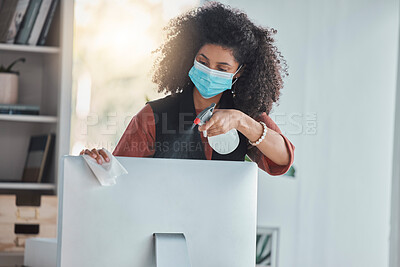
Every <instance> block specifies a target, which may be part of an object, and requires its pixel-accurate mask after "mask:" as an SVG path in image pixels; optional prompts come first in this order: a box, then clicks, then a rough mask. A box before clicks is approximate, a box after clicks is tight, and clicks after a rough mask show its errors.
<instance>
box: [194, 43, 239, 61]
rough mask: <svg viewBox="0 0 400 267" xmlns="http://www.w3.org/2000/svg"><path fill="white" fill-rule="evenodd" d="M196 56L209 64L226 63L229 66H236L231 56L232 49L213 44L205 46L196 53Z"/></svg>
mask: <svg viewBox="0 0 400 267" xmlns="http://www.w3.org/2000/svg"><path fill="white" fill-rule="evenodd" d="M197 55H198V56H200V55H201V56H203V57H205V58H206V59H208V60H209V61H211V62H226V63H228V64H230V65H231V66H234V65H235V64H238V63H237V62H236V60H235V57H234V56H233V51H232V49H229V48H226V47H222V46H220V45H215V44H205V45H203V46H202V47H201V48H200V49H199V51H198V52H197Z"/></svg>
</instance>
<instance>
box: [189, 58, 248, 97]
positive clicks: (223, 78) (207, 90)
mask: <svg viewBox="0 0 400 267" xmlns="http://www.w3.org/2000/svg"><path fill="white" fill-rule="evenodd" d="M241 67H242V66H240V67H239V68H238V70H237V71H236V72H235V73H230V72H226V71H219V70H213V69H210V68H208V67H206V66H205V65H203V64H201V63H200V62H198V61H196V59H195V60H194V65H193V67H192V68H191V69H190V71H189V77H190V79H191V80H192V82H193V83H194V85H195V86H196V88H197V90H199V93H200V94H201V96H202V97H204V98H211V97H213V96H216V95H218V94H219V93H222V92H223V91H225V90H228V89H231V88H232V85H233V84H234V83H235V82H236V81H237V79H238V78H236V80H235V81H234V82H233V83H232V78H233V76H235V74H236V73H238V71H239V70H240V68H241Z"/></svg>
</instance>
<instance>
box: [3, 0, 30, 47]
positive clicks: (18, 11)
mask: <svg viewBox="0 0 400 267" xmlns="http://www.w3.org/2000/svg"><path fill="white" fill-rule="evenodd" d="M28 5H29V0H19V1H18V4H17V7H16V8H15V12H14V15H13V16H12V18H11V21H10V26H9V28H8V31H7V34H6V35H5V37H6V38H5V39H4V40H2V42H5V43H8V44H13V43H14V40H15V37H16V36H17V32H18V30H19V27H20V26H21V22H22V19H23V17H24V15H25V12H26V10H27V8H28Z"/></svg>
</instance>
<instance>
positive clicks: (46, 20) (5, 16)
mask: <svg viewBox="0 0 400 267" xmlns="http://www.w3.org/2000/svg"><path fill="white" fill-rule="evenodd" d="M58 3H59V0H0V42H1V43H8V44H23V45H45V43H46V39H47V36H48V33H49V30H50V26H51V23H52V21H53V19H54V14H55V12H56V9H57V6H58Z"/></svg>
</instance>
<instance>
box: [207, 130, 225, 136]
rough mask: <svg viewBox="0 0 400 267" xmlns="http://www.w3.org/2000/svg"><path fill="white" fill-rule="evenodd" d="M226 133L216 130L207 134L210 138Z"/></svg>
mask: <svg viewBox="0 0 400 267" xmlns="http://www.w3.org/2000/svg"><path fill="white" fill-rule="evenodd" d="M223 133H224V132H223V131H221V130H214V131H208V132H207V134H208V136H216V135H220V134H223Z"/></svg>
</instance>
